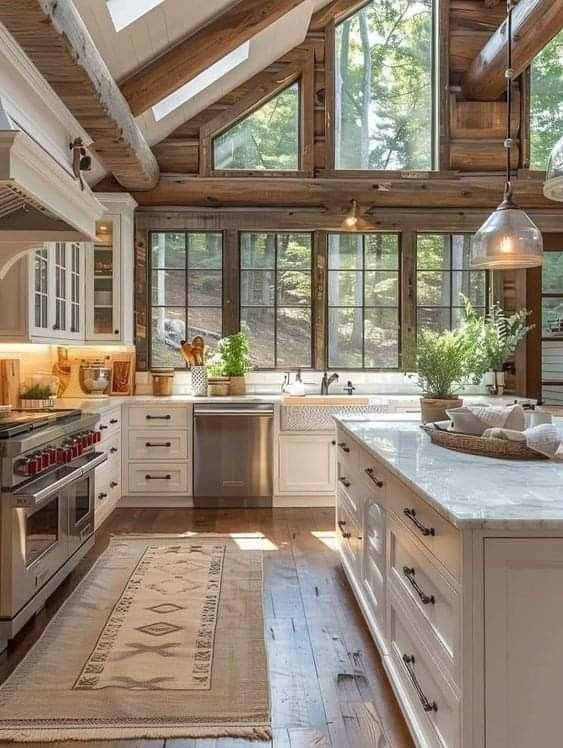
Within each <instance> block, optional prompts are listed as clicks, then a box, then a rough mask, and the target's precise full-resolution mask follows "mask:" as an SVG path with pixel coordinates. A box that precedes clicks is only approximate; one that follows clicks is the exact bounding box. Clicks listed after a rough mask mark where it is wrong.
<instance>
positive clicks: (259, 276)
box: [240, 270, 275, 306]
mask: <svg viewBox="0 0 563 748" xmlns="http://www.w3.org/2000/svg"><path fill="white" fill-rule="evenodd" d="M240 282H241V289H240V293H241V304H242V305H243V306H273V304H274V298H275V297H274V286H275V272H274V271H273V270H243V271H242V272H241V274H240Z"/></svg>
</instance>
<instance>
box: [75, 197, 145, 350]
mask: <svg viewBox="0 0 563 748" xmlns="http://www.w3.org/2000/svg"><path fill="white" fill-rule="evenodd" d="M96 196H97V197H98V199H99V200H100V202H101V203H102V204H103V205H104V206H105V207H106V208H107V213H106V214H105V215H104V216H103V218H102V219H101V220H100V221H97V222H96V241H95V243H93V244H88V245H87V252H86V289H87V290H86V300H87V303H86V339H87V342H91V343H123V344H131V343H133V341H134V327H133V319H134V316H133V309H134V297H133V293H134V291H133V277H134V268H135V251H134V211H135V207H136V205H137V203H136V202H135V201H134V200H133V198H132V197H131V196H130V195H128V194H127V193H122V194H118V193H116V194H113V193H100V194H97V195H96Z"/></svg>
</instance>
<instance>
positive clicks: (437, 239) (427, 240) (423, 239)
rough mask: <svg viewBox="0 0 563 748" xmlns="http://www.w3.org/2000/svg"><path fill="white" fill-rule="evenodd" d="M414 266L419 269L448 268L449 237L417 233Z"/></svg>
mask: <svg viewBox="0 0 563 748" xmlns="http://www.w3.org/2000/svg"><path fill="white" fill-rule="evenodd" d="M416 266H417V268H418V269H419V270H442V269H444V270H445V269H448V270H449V268H450V237H449V236H447V235H446V236H442V235H439V234H438V235H435V234H419V235H418V237H417V242H416Z"/></svg>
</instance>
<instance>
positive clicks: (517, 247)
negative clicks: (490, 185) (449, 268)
mask: <svg viewBox="0 0 563 748" xmlns="http://www.w3.org/2000/svg"><path fill="white" fill-rule="evenodd" d="M542 264H543V239H542V235H541V231H540V230H539V229H538V227H537V226H536V224H535V223H534V222H533V221H532V220H531V218H530V217H529V216H528V214H527V213H525V212H524V211H523V210H520V209H519V208H518V207H517V206H516V205H514V203H513V202H512V201H511V200H510V199H506V200H504V201H503V202H502V203H501V204H500V205H499V207H498V208H497V209H496V210H495V212H494V213H492V214H491V215H490V216H489V217H488V218H487V220H486V221H485V223H484V224H483V225H482V226H481V228H480V229H479V231H477V233H476V234H475V235H474V237H473V240H472V243H471V267H473V268H477V269H485V270H486V269H491V270H502V269H505V270H509V269H516V268H533V267H538V266H539V265H542Z"/></svg>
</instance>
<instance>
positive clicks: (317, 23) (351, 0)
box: [309, 0, 370, 31]
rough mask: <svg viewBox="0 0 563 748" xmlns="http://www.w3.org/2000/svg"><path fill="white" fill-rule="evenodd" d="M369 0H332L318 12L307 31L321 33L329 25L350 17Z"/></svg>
mask: <svg viewBox="0 0 563 748" xmlns="http://www.w3.org/2000/svg"><path fill="white" fill-rule="evenodd" d="M369 1H370V0H333V1H332V2H331V3H329V4H328V5H325V7H324V8H321V9H320V10H318V11H317V12H316V13H315V14H314V15H313V18H312V19H311V25H310V26H309V31H323V30H324V29H325V28H326V27H327V26H328V25H329V23H331V22H333V23H340V22H341V21H343V20H344V19H345V18H348V16H351V15H352V14H353V13H355V12H356V11H357V10H359V9H360V8H363V7H364V5H367V4H368V3H369Z"/></svg>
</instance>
